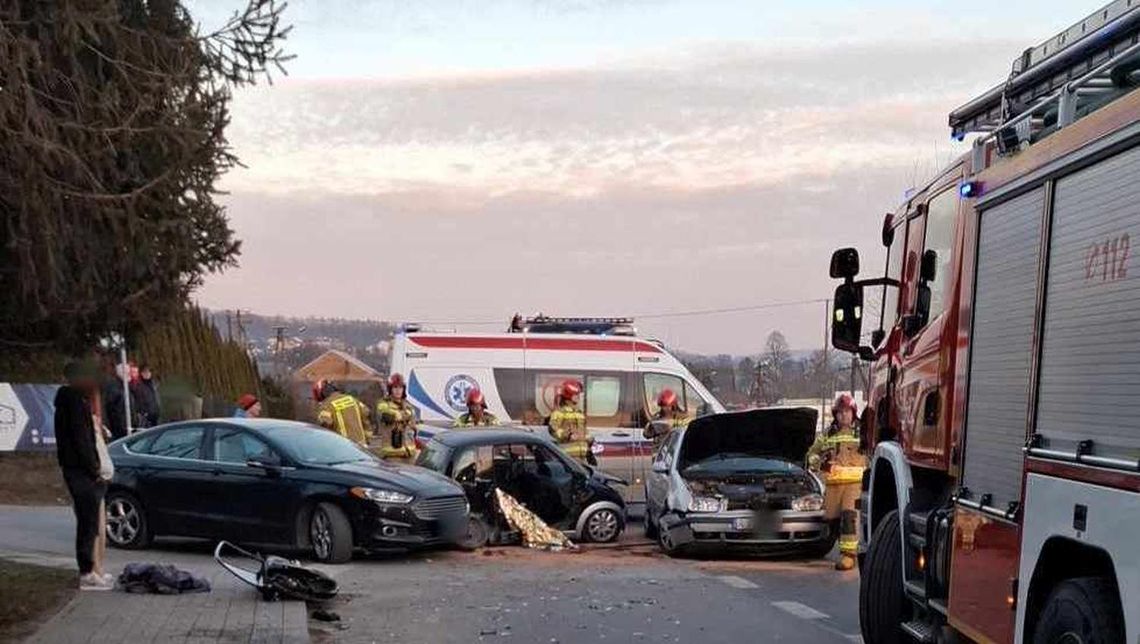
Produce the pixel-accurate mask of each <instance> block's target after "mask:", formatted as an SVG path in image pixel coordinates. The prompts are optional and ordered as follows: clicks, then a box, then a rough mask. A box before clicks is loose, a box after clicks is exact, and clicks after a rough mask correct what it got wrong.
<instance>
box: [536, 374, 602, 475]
mask: <svg viewBox="0 0 1140 644" xmlns="http://www.w3.org/2000/svg"><path fill="white" fill-rule="evenodd" d="M581 394H582V385H581V384H579V383H578V382H577V381H574V380H567V381H566V382H563V383H562V387H561V388H560V389H559V391H558V399H557V403H558V408H557V409H555V410H554V411H552V412H550V418H549V419H548V420H547V429H548V430H549V431H550V435H551V436H553V437H554V440H556V441H558V443H559V444H560V445H561V446H562V449H564V450H566V453H567V454H569V455H570V456H572V457H574V458H576V459H578V460H580V461H586V462H587V463H589V464H590V465H597V459H595V458H594V454H593V451H592V450H591V449H590V447H591V444H592V442H593V441H591V440H590V438H589V436H588V434H587V433H586V415H585V414H583V413H582V411H581V410H579V409H578V396H580V395H581Z"/></svg>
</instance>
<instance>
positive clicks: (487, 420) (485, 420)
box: [451, 411, 499, 427]
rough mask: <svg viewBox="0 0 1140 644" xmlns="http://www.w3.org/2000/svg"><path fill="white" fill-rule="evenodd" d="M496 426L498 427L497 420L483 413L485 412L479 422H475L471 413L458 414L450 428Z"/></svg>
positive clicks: (492, 415) (491, 415) (493, 416)
mask: <svg viewBox="0 0 1140 644" xmlns="http://www.w3.org/2000/svg"><path fill="white" fill-rule="evenodd" d="M498 425H499V419H498V418H496V417H495V415H494V414H492V413H490V412H487V411H485V412H483V417H482V418H480V419H479V420H476V419H475V416H473V415H472V414H471V412H467V413H465V414H460V415H459V416H458V417H457V418H456V419H455V422H454V423H452V425H451V426H452V427H495V426H498Z"/></svg>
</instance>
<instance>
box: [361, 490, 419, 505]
mask: <svg viewBox="0 0 1140 644" xmlns="http://www.w3.org/2000/svg"><path fill="white" fill-rule="evenodd" d="M350 492H352V495H353V496H355V497H357V498H361V499H367V500H369V501H375V502H377V503H411V502H412V499H414V498H415V497H414V496H412V495H411V494H405V493H404V492H397V491H396V490H382V489H380V488H375V487H354V488H352V489H351V490H350Z"/></svg>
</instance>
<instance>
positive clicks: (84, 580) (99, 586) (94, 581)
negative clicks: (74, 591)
mask: <svg viewBox="0 0 1140 644" xmlns="http://www.w3.org/2000/svg"><path fill="white" fill-rule="evenodd" d="M112 588H114V586H112V585H111V584H109V583H107V580H105V579H103V577H101V576H99V575H96V574H95V573H93V572H89V573H87V574H86V575H80V577H79V590H111V589H112Z"/></svg>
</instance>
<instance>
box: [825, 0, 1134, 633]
mask: <svg viewBox="0 0 1140 644" xmlns="http://www.w3.org/2000/svg"><path fill="white" fill-rule="evenodd" d="M1133 4H1134V3H1132V2H1127V0H1124V1H1121V2H1114V3H1112V4H1110V5H1109V6H1108V7H1106V8H1105V9H1103V10H1102V11H1101V12H1098V13H1097V14H1094V15H1093V16H1090V17H1089V18H1087V19H1086V20H1085V21H1082V23H1078V25H1077V27H1075V28H1074V29H1071V30H1067V31H1066V32H1064V33H1063V34H1061V36H1059V37H1056V38H1053V39H1050V40H1049V41H1047V42H1046V43H1044V44H1043V45H1042V46H1040V47H1038V48H1034V49H1031V50H1027V51H1026V53H1025V54H1024V55H1023V57H1022V58H1021V59H1019V61H1018V62H1017V63H1015V68H1014V71H1015V73H1014V75H1013V76H1012V77H1011V79H1010V81H1009V82H1007V83H1006V84H1004V85H1003V86H1000V87H998V88H995V90H992V91H991V92H989V93H987V94H986V95H984V96H982V97H979V98H978V99H976V100H975V101H973V102H971V103H970V104H968V105H967V106H964V107H963V108H960V109H959V110H956V111H955V112H954V113H953V114H951V119H950V120H951V126H952V127H953V128H954V131H955V134H956V135H957V136H963V135H965V134H966V133H968V132H982V136H980V137H979V138H978V139H977V140H976V141H975V144H974V146H973V150H972V152H970V153H968V154H966V155H964V156H963V157H962V158H961V159H959V160H958V161H957V162H955V163H953V164H952V165H951V166H950V167H949V168H947V169H946V170H945V171H944V172H943V173H942V174H941V175H939V177H938V178H936V179H935V180H933V181H932V182H930V183H929V184H928V185H926V186H925V187H924V188H922V189H920V190H917V191H916V192H915V193H914V194H912V195H911V196H910V197H909V198H908V199H907V201H906V202H905V203H904V204H903V205H902V207H900V208H899V209H898V210H897V211H896V212H895V213H893V214H891V215H888V216H887V219H886V221H885V222H884V228H883V241H884V244H885V245H886V246H887V248H888V253H887V255H888V259H887V268H886V271H885V273H886V274H885V276H884V277H883V278H880V279H873V280H864V281H855V280H854V279H853V278H854V276H855V274H856V273H857V272H858V270H859V268H858V264H859V261H858V254H857V253H855V251H854V250H853V249H843V250H840V251H837V252H836V254H835V256H834V257H833V259H832V276H833V277H837V278H843V279H844V283H843V284H842V285H840V286H839V287H838V288H837V289H836V294H835V317H834V319H833V329H832V334H833V344H834V345H835V346H836V347H837V348H840V349H844V350H848V351H853V352H857V353H860V354H861V355H862V356H863V357H864V358H865V359H868V360H871V361H872V368H871V373H872V378H871V382H872V386H871V391H870V395H869V398H868V400H869V405H868V408H867V410H866V412H865V414H864V417H863V419H862V420H863V427H864V431H865V432H866V433H868V434H869V436H870V438H871V442H872V444H873V445H874V451H873V454H872V455H871V457H870V464H869V467H868V469H867V473H866V475H865V477H864V483H863V495H862V498H861V500H860V509H861V516H860V541H861V544H860V545H861V547H860V573H861V588H860V621H861V624H862V630H863V638H864V641H866V642H868V644H878V643H881V642H907V641H923V642H933V641H943V640H946V639H949V638H954V637H958V636H965V637H967V638H969V639H971V640H975V641H979V642H1023V641H1024V642H1069V641H1072V642H1089V641H1097V642H1116V641H1119V642H1122V643H1123V642H1138V643H1140V546H1138V545H1137V540H1138V539H1140V265H1138V264H1136V260H1135V259H1134V257H1133V255H1134V254H1135V253H1136V252H1140V237H1138V235H1140V91H1133V89H1134V88H1136V87H1140V74H1136V72H1137V70H1140V45H1138V44H1137V43H1138V42H1140V4H1138V5H1137V6H1136V7H1133ZM1082 34H1083V35H1082ZM1050 49H1052V51H1050ZM1133 241H1136V243H1137V244H1138V249H1137V251H1132V249H1131V243H1132V242H1133ZM880 287H881V288H882V289H883V305H882V311H876V312H875V313H880V314H881V317H882V318H883V320H882V322H881V324H880V326H879V330H877V331H875V332H874V333H872V334H871V335H872V337H871V339H870V342H869V344H868V343H866V341H865V339H864V336H863V333H862V321H863V319H862V318H863V315H862V314H863V311H862V302H863V291H864V289H867V288H876V289H877V288H880ZM1074 624H1077V626H1074ZM1082 629H1083V630H1082ZM1066 634H1068V635H1066ZM1067 636H1072V637H1074V639H1065V638H1066V637H1067Z"/></svg>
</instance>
